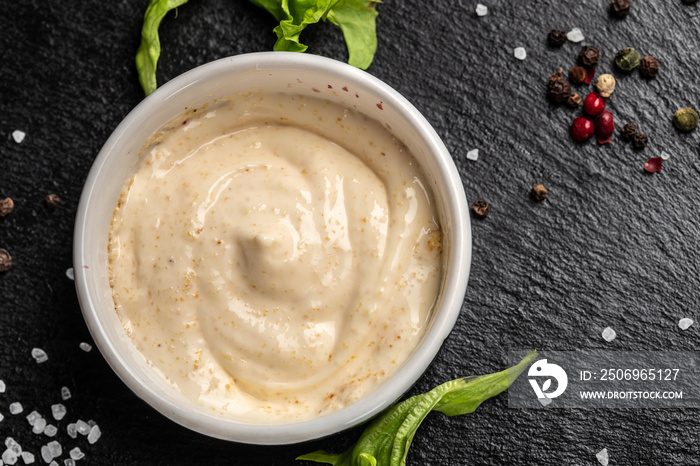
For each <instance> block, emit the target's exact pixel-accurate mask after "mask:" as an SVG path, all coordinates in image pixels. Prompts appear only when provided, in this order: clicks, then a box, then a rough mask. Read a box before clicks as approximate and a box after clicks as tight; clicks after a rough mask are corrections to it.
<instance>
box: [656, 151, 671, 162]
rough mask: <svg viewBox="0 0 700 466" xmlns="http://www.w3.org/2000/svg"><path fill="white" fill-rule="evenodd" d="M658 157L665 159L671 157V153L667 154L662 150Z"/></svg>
mask: <svg viewBox="0 0 700 466" xmlns="http://www.w3.org/2000/svg"><path fill="white" fill-rule="evenodd" d="M659 157H661V160H664V161H665V160H668V159H670V158H671V154H669V153H668V152H662V153H661V155H659Z"/></svg>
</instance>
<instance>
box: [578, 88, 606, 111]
mask: <svg viewBox="0 0 700 466" xmlns="http://www.w3.org/2000/svg"><path fill="white" fill-rule="evenodd" d="M603 110H605V99H603V98H602V97H601V96H599V95H598V94H596V93H595V92H591V93H590V94H588V95H587V96H586V99H585V100H584V101H583V111H584V112H586V113H587V114H588V115H590V116H598V115H600V114H601V113H603Z"/></svg>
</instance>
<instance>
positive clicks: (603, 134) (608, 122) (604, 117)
mask: <svg viewBox="0 0 700 466" xmlns="http://www.w3.org/2000/svg"><path fill="white" fill-rule="evenodd" d="M614 132H615V122H614V121H613V114H612V113H610V112H609V111H607V110H605V111H604V112H603V113H602V114H601V115H600V116H599V117H598V118H596V120H595V135H596V137H597V138H598V142H599V143H600V144H608V143H609V142H610V136H612V135H613V133H614Z"/></svg>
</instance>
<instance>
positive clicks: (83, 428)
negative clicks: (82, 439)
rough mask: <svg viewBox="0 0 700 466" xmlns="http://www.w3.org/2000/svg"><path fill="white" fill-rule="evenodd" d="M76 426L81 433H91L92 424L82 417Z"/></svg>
mask: <svg viewBox="0 0 700 466" xmlns="http://www.w3.org/2000/svg"><path fill="white" fill-rule="evenodd" d="M75 427H76V429H77V432H78V433H79V434H80V435H87V434H89V433H90V424H88V423H87V422H85V421H83V420H82V419H78V421H77V422H76V423H75Z"/></svg>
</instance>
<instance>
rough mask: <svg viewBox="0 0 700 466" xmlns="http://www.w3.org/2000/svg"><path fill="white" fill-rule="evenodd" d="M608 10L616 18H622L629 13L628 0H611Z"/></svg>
mask: <svg viewBox="0 0 700 466" xmlns="http://www.w3.org/2000/svg"><path fill="white" fill-rule="evenodd" d="M610 11H611V12H612V14H613V15H614V16H616V17H618V18H624V17H625V16H627V15H628V14H630V2H629V0H613V1H612V3H611V4H610Z"/></svg>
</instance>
